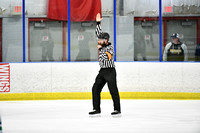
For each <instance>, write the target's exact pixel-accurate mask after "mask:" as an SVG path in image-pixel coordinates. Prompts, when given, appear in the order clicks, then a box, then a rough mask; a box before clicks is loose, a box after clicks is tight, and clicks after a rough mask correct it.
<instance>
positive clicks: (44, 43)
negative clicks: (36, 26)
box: [40, 27, 54, 61]
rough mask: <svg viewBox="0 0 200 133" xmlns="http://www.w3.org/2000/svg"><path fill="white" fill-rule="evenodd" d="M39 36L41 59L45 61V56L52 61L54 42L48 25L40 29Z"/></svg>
mask: <svg viewBox="0 0 200 133" xmlns="http://www.w3.org/2000/svg"><path fill="white" fill-rule="evenodd" d="M40 38H41V40H40V46H41V47H42V61H47V58H48V59H49V61H54V59H53V47H54V43H53V39H52V37H51V34H50V32H49V28H48V27H46V28H44V29H43V30H42V32H41V35H40Z"/></svg>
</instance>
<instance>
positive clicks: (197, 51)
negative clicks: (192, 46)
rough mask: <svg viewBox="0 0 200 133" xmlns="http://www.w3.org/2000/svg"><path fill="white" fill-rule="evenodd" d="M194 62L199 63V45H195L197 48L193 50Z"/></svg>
mask: <svg viewBox="0 0 200 133" xmlns="http://www.w3.org/2000/svg"><path fill="white" fill-rule="evenodd" d="M195 61H200V43H199V44H197V47H196V50H195Z"/></svg>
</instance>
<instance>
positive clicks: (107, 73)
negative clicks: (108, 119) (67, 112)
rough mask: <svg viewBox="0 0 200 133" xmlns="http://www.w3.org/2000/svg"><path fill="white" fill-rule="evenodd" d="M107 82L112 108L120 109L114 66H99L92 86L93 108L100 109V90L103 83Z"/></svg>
mask: <svg viewBox="0 0 200 133" xmlns="http://www.w3.org/2000/svg"><path fill="white" fill-rule="evenodd" d="M106 83H107V84H108V88H109V91H110V94H111V96H112V100H113V103H114V110H118V111H121V109H120V98H119V92H118V88H117V83H116V70H115V68H101V69H100V71H99V74H98V75H97V77H96V80H95V83H94V85H93V87H92V99H93V109H95V110H99V111H101V108H100V100H101V95H100V93H101V90H102V88H103V87H104V85H105V84H106Z"/></svg>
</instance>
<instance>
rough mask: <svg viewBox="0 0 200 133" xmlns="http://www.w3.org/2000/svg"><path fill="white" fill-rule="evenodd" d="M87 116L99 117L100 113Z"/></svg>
mask: <svg viewBox="0 0 200 133" xmlns="http://www.w3.org/2000/svg"><path fill="white" fill-rule="evenodd" d="M89 117H91V118H96V117H101V114H94V115H89Z"/></svg>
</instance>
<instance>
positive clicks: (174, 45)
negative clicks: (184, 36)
mask: <svg viewBox="0 0 200 133" xmlns="http://www.w3.org/2000/svg"><path fill="white" fill-rule="evenodd" d="M171 39H172V41H171V42H170V43H168V44H167V45H166V46H165V49H164V53H163V61H187V60H188V51H187V46H186V45H185V44H184V43H182V42H181V41H180V37H179V34H178V33H174V34H173V35H172V36H171Z"/></svg>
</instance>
